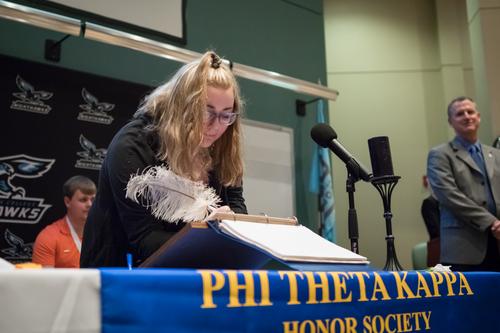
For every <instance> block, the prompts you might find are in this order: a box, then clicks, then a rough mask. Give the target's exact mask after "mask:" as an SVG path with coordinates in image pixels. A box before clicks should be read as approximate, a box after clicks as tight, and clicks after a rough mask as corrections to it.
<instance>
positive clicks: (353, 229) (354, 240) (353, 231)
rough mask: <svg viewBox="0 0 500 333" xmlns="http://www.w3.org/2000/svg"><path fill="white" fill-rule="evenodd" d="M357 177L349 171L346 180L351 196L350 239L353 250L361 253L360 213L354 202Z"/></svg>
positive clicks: (349, 215)
mask: <svg viewBox="0 0 500 333" xmlns="http://www.w3.org/2000/svg"><path fill="white" fill-rule="evenodd" d="M356 181H357V179H356V177H355V176H353V174H352V173H351V172H349V171H348V172H347V180H346V192H347V193H348V196H349V211H348V217H347V218H348V220H347V221H348V233H349V239H350V240H351V251H352V252H354V253H358V254H359V242H358V238H359V233H358V215H357V213H356V207H355V203H354V192H356V188H355V186H354V184H355V183H356Z"/></svg>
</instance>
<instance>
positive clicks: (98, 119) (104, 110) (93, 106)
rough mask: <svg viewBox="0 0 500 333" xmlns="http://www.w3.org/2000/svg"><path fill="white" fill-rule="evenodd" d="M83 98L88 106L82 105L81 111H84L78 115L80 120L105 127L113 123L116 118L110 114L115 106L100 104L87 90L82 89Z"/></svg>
mask: <svg viewBox="0 0 500 333" xmlns="http://www.w3.org/2000/svg"><path fill="white" fill-rule="evenodd" d="M82 97H83V100H84V101H85V103H87V104H80V109H82V110H83V111H81V112H80V113H79V114H78V118H77V119H78V120H83V121H90V122H92V123H99V124H105V125H109V124H111V122H113V120H114V118H113V117H112V116H110V115H109V114H108V112H109V111H111V110H113V109H114V108H115V105H114V104H111V103H104V102H99V100H98V99H97V98H96V97H95V96H94V95H92V94H91V93H89V92H88V91H87V89H85V88H82Z"/></svg>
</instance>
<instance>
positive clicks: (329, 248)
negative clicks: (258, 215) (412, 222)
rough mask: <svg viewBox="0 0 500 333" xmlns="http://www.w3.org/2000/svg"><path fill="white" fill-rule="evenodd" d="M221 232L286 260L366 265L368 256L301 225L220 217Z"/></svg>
mask: <svg viewBox="0 0 500 333" xmlns="http://www.w3.org/2000/svg"><path fill="white" fill-rule="evenodd" d="M219 228H220V229H221V231H222V232H224V233H226V234H228V235H231V236H233V237H236V238H238V239H241V240H243V241H245V242H247V243H250V244H252V245H254V246H256V247H258V248H261V249H262V250H264V251H267V252H269V253H271V254H272V255H273V256H275V257H277V258H280V259H282V260H285V261H305V262H322V263H351V264H354V263H356V264H367V263H368V261H367V258H366V257H363V256H360V255H359V254H356V253H354V252H351V251H349V250H347V249H344V248H343V247H341V246H338V245H336V244H334V243H332V242H330V241H328V240H326V239H324V238H322V237H321V236H319V235H317V234H316V233H314V232H312V231H311V230H309V229H308V228H307V227H304V226H302V225H283V224H270V223H255V222H243V221H231V220H222V221H221V222H220V223H219Z"/></svg>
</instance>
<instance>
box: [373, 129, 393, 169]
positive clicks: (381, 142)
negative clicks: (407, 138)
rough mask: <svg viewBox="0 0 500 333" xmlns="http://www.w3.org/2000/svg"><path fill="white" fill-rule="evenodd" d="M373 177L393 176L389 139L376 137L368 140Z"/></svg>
mask: <svg viewBox="0 0 500 333" xmlns="http://www.w3.org/2000/svg"><path fill="white" fill-rule="evenodd" d="M368 148H369V150H370V160H371V162H372V172H373V177H381V176H393V175H394V170H393V169H392V158H391V147H390V146H389V138H388V137H386V136H376V137H374V138H371V139H369V140H368Z"/></svg>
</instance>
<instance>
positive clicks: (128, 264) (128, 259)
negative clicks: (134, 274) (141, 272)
mask: <svg viewBox="0 0 500 333" xmlns="http://www.w3.org/2000/svg"><path fill="white" fill-rule="evenodd" d="M127 267H128V269H130V270H132V253H127Z"/></svg>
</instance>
